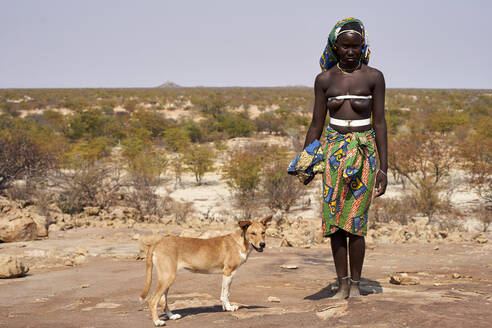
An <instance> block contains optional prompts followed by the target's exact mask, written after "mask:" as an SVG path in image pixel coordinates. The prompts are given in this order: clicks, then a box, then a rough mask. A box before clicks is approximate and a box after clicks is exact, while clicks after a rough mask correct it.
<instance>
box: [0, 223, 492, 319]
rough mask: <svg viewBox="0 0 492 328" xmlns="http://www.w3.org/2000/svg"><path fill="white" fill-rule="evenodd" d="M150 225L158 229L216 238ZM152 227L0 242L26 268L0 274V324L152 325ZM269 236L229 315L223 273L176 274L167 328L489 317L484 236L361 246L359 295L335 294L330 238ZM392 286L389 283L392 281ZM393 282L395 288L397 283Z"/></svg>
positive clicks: (237, 282)
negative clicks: (147, 287) (143, 248)
mask: <svg viewBox="0 0 492 328" xmlns="http://www.w3.org/2000/svg"><path fill="white" fill-rule="evenodd" d="M224 229H226V230H231V229H233V226H226V227H225V228H224V227H223V226H222V227H221V226H220V225H217V226H210V227H208V228H206V229H203V230H201V231H196V230H192V229H190V228H183V227H180V226H167V228H164V226H161V227H157V230H160V232H161V233H176V234H184V235H191V234H196V235H202V236H207V235H214V234H218V233H220V232H223V230H224ZM153 230H154V231H155V230H156V226H155V225H143V224H141V225H139V224H136V225H134V226H133V227H132V228H128V227H118V228H112V229H108V228H107V227H106V228H102V227H90V228H75V229H69V230H66V231H52V232H50V236H49V239H45V240H34V241H23V242H12V243H3V244H0V254H2V256H13V257H15V258H17V259H19V260H20V261H22V262H23V263H24V264H25V265H26V266H28V267H29V271H28V273H27V275H25V276H23V277H19V278H15V279H0V327H52V326H53V325H59V326H62V327H152V326H153V324H152V321H151V318H150V313H149V311H148V307H147V306H146V304H141V303H140V302H139V301H138V296H139V293H140V292H141V289H142V287H143V282H144V275H145V273H144V268H145V264H144V261H142V260H141V257H140V256H139V252H140V243H139V239H141V238H142V237H143V236H146V235H149V234H151V233H152V231H153ZM282 243H284V246H285V238H275V237H268V238H267V249H266V250H265V252H263V253H256V252H255V253H252V254H251V256H250V258H249V259H248V261H247V262H246V264H245V265H244V266H243V267H241V269H240V270H239V272H238V274H237V275H236V276H235V279H234V281H233V284H232V288H231V301H232V302H233V303H236V304H239V305H240V309H239V311H237V312H233V313H230V312H222V310H221V306H220V301H219V295H220V286H221V276H220V275H202V274H193V273H190V272H187V271H180V272H179V274H178V277H177V280H176V282H175V283H174V285H173V286H172V288H171V291H170V294H169V295H170V307H171V309H172V310H174V311H175V312H176V313H179V314H181V315H182V316H183V318H181V319H179V320H176V321H168V322H167V325H168V326H170V327H326V326H332V327H378V328H380V327H432V328H437V327H447V328H448V327H489V326H490V322H491V320H492V312H491V311H490V309H491V305H492V304H491V303H492V264H491V261H490V255H491V254H492V252H491V250H492V245H491V244H490V243H488V242H482V243H481V242H477V241H476V240H470V241H468V242H466V241H465V242H460V243H457V242H447V241H445V240H438V239H434V240H433V241H432V242H407V243H399V244H390V243H381V242H369V243H368V249H367V256H366V262H365V266H364V272H363V280H362V291H363V294H364V296H363V297H361V298H357V299H349V300H343V301H338V300H333V299H331V296H333V294H334V289H335V288H336V284H335V271H334V266H333V263H332V257H331V254H330V248H329V245H328V244H326V243H323V242H321V243H313V244H311V245H309V244H305V245H303V247H281V244H282ZM390 280H392V281H393V283H391V282H390ZM394 283H401V284H394Z"/></svg>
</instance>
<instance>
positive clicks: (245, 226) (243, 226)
mask: <svg viewBox="0 0 492 328" xmlns="http://www.w3.org/2000/svg"><path fill="white" fill-rule="evenodd" d="M238 224H239V226H240V227H241V229H243V230H246V229H248V227H249V226H250V225H251V221H239V222H238Z"/></svg>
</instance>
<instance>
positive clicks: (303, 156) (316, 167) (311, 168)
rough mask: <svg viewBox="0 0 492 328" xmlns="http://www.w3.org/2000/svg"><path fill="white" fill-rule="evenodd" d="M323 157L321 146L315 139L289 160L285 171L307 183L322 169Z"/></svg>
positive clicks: (323, 167)
mask: <svg viewBox="0 0 492 328" xmlns="http://www.w3.org/2000/svg"><path fill="white" fill-rule="evenodd" d="M324 159H325V157H324V153H323V147H322V146H321V143H320V142H319V141H318V140H315V141H313V142H312V143H311V144H310V145H309V146H307V147H306V148H305V149H304V150H303V151H302V152H301V153H300V154H299V155H297V157H296V158H294V159H293V160H292V161H291V162H290V164H289V167H288V168H287V173H289V174H291V175H297V177H298V178H299V180H300V181H301V182H302V183H304V184H305V185H307V184H308V183H309V182H310V181H311V180H313V178H314V176H315V175H316V174H317V173H321V172H323V171H324V169H325V165H324Z"/></svg>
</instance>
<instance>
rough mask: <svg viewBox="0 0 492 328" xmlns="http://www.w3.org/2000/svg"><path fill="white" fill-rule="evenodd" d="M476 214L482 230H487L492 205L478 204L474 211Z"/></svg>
mask: <svg viewBox="0 0 492 328" xmlns="http://www.w3.org/2000/svg"><path fill="white" fill-rule="evenodd" d="M476 215H477V218H478V220H479V221H480V222H481V223H482V231H483V232H487V230H488V229H489V227H490V224H491V223H492V205H488V206H487V205H483V204H482V205H480V206H479V207H478V209H477V211H476Z"/></svg>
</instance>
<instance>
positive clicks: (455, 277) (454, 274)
mask: <svg viewBox="0 0 492 328" xmlns="http://www.w3.org/2000/svg"><path fill="white" fill-rule="evenodd" d="M451 277H453V279H459V278H461V275H460V274H459V273H456V272H455V273H453V274H452V275H451Z"/></svg>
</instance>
